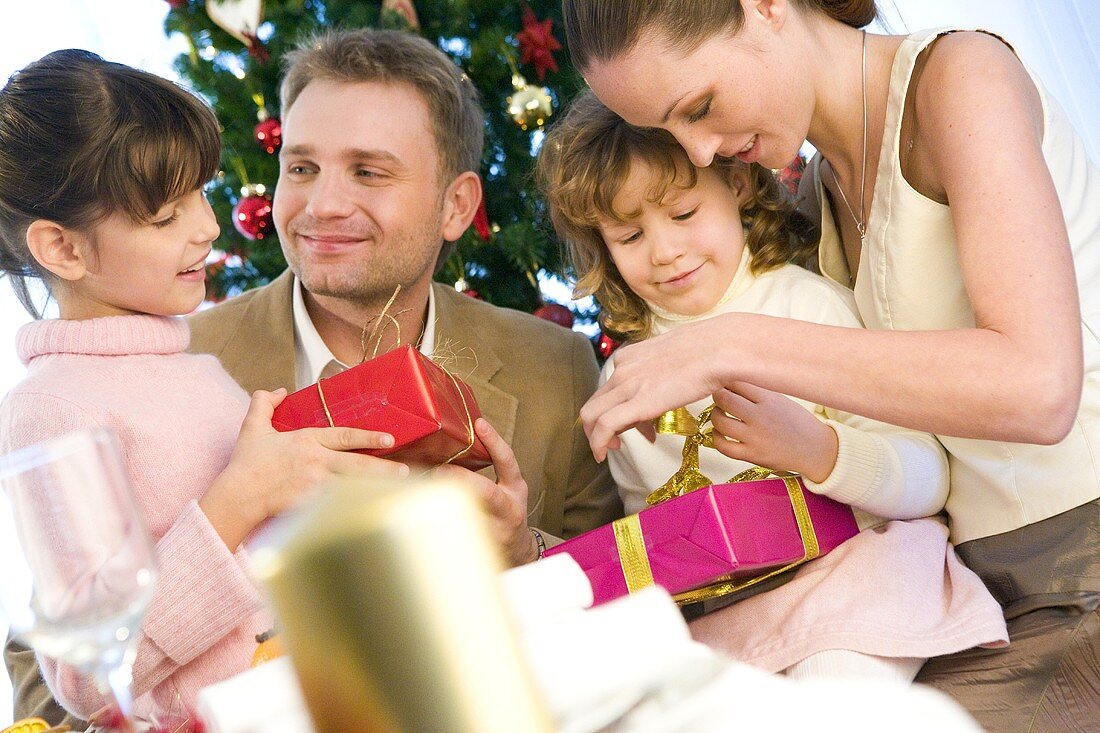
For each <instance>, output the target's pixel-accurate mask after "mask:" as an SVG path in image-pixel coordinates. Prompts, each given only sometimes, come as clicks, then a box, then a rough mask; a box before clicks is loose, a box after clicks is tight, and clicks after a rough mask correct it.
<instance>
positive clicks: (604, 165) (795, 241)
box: [536, 92, 816, 341]
mask: <svg viewBox="0 0 1100 733" xmlns="http://www.w3.org/2000/svg"><path fill="white" fill-rule="evenodd" d="M636 161H644V162H645V163H646V164H648V165H649V166H650V167H651V168H652V169H653V170H654V172H655V173H656V175H655V180H654V185H653V186H652V187H651V188H650V190H649V192H648V196H649V198H650V200H651V201H657V202H659V201H662V200H663V199H664V197H665V195H666V194H667V192H668V191H669V189H670V188H672V187H676V188H680V189H687V188H691V187H693V186H694V185H695V184H696V182H697V180H698V172H697V170H696V168H695V166H693V165H692V164H691V162H690V161H689V160H688V158H687V155H686V154H685V153H684V151H683V148H681V147H680V144H679V143H678V142H676V139H675V138H674V137H673V136H672V135H670V134H669V133H667V132H665V131H664V130H660V129H656V128H641V127H634V126H633V125H630V124H628V123H627V122H625V121H624V120H623V119H622V118H621V117H619V116H618V115H616V114H615V113H614V112H612V111H611V110H609V109H608V108H607V107H605V106H604V105H603V103H602V102H600V101H599V100H598V99H597V98H596V96H595V95H594V94H592V92H585V93H584V94H582V95H581V96H580V97H578V98H577V99H576V100H574V102H573V103H572V105H570V108H569V111H568V112H567V113H566V114H565V115H564V117H562V118H561V119H560V120H559V121H558V122H557V123H556V124H555V125H554V126H553V128H551V130H550V131H549V132H548V133H547V136H546V139H545V141H544V142H543V146H542V151H541V152H540V154H539V160H538V165H537V167H536V175H537V177H538V182H539V187H540V189H541V190H542V192H543V194H544V195H545V196H546V200H547V203H548V205H549V209H550V218H551V221H552V222H553V224H554V229H555V230H556V231H557V233H558V237H559V238H560V239H561V240H563V241H564V243H565V245H566V247H567V249H568V252H569V258H570V260H571V262H572V265H573V269H574V271H575V272H576V275H577V284H576V287H575V288H574V291H573V294H574V297H584V296H587V295H592V296H594V297H595V299H596V300H597V301H598V302H599V304H600V306H601V313H600V325H601V326H602V328H603V329H604V330H605V331H606V332H608V333H609V334H610V335H612V336H614V337H617V338H620V339H624V340H628V341H637V340H640V339H644V338H646V337H647V336H648V335H649V332H650V326H651V320H650V311H649V308H648V307H647V306H646V304H645V303H644V302H643V301H642V299H641V298H639V297H638V296H637V295H635V294H634V292H633V291H632V290H631V289H630V288H629V287H628V286H627V284H626V282H625V281H624V280H623V278H622V275H621V274H620V273H619V271H618V269H617V268H616V267H615V263H614V262H613V261H612V260H611V255H610V254H609V253H608V250H607V245H606V244H605V243H604V240H603V236H602V235H601V234H600V229H599V220H600V219H601V218H602V219H610V220H612V221H616V220H618V221H621V220H623V219H624V218H625V216H626V214H625V213H624V212H620V211H616V210H615V207H614V205H613V202H614V200H615V197H616V196H617V195H618V193H619V191H620V190H621V189H622V187H623V185H624V184H625V183H626V181H627V178H628V177H629V176H630V166H631V165H632V164H633V163H634V162H636ZM715 165H717V166H719V167H720V168H722V169H723V171H722V172H723V173H724V175H725V176H726V177H727V179H728V178H729V177H730V176H733V175H741V176H744V174H745V171H744V169H743V164H742V163H739V162H738V161H736V160H734V161H718V162H716V163H715ZM747 178H748V181H747V183H748V187H749V190H748V193H747V196H746V198H745V200H744V203H743V205H742V208H741V218H742V222H743V224H744V225H745V244H746V246H747V247H748V250H749V252H750V253H751V255H752V260H751V267H752V270H753V272H757V273H760V272H766V271H767V270H771V269H774V268H776V267H779V266H781V265H784V264H786V263H788V262H796V263H798V264H802V263H804V262H805V261H806V260H807V259H808V258H809V257H810V256H811V255H812V254H813V253H814V252H815V251H816V230H815V229H814V227H813V226H812V225H811V224H810V223H809V222H808V221H807V220H806V219H805V218H804V217H802V216H801V215H800V214H798V213H797V212H796V211H795V209H794V203H793V202H792V201H791V200H790V197H789V195H788V194H787V192H786V189H784V188H783V187H782V185H781V184H780V183H779V181H778V180H776V178H775V176H774V174H773V173H772V172H771V171H770V170H768V169H767V168H763V167H761V166H759V165H756V164H753V165H752V166H750V167H749V169H748V176H747ZM730 195H733V193H732V192H731V194H730Z"/></svg>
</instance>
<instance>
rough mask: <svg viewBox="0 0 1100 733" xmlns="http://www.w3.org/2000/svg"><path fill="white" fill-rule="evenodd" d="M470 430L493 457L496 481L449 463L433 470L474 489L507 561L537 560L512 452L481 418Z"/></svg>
mask: <svg viewBox="0 0 1100 733" xmlns="http://www.w3.org/2000/svg"><path fill="white" fill-rule="evenodd" d="M474 433H476V434H477V437H478V438H479V439H480V440H481V442H482V443H484V444H485V448H486V450H488V451H489V457H490V458H492V459H493V468H494V470H495V471H496V474H497V480H496V482H495V483H494V482H493V480H492V479H490V478H488V477H486V476H482V475H481V474H480V473H474V472H473V471H470V470H469V469H466V468H463V467H461V466H455V465H453V464H448V465H445V466H440V467H439V468H437V469H436V470H435V472H434V474H435V475H436V476H443V477H451V478H455V479H457V480H459V481H462V482H463V483H465V484H467V485H468V486H470V487H472V488H473V489H474V490H475V491H476V492H477V495H478V497H479V498H480V499H481V502H482V505H483V506H484V507H485V512H486V514H487V516H488V518H489V530H490V532H491V534H492V535H493V538H494V539H495V540H496V541H497V543H498V544H499V546H500V548H501V550H502V552H503V553H504V559H505V561H506V562H507V563H508V565H510V566H516V565H523V564H524V563H528V562H531V561H532V560H537V559H538V554H539V553H538V545H537V543H536V542H535V537H534V535H533V534H531V532H530V530H528V529H527V481H525V480H524V478H523V474H521V473H520V470H519V464H518V463H517V462H516V454H515V453H513V452H512V447H511V446H510V445H508V443H507V442H505V440H504V438H502V437H500V434H499V433H498V432H497V431H496V430H494V429H493V426H492V425H490V424H489V421H488V420H486V419H485V418H482V417H479V418H478V419H477V421H476V422H475V423H474Z"/></svg>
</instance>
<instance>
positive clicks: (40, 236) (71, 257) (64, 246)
mask: <svg viewBox="0 0 1100 733" xmlns="http://www.w3.org/2000/svg"><path fill="white" fill-rule="evenodd" d="M83 240H84V236H83V235H82V234H79V233H78V232H76V231H74V230H73V229H69V228H68V227H64V226H61V225H60V224H58V223H56V222H52V221H46V220H45V219H37V220H35V221H33V222H31V225H30V226H29V227H27V248H28V249H30V251H31V256H32V257H34V259H35V261H37V262H38V264H39V265H41V266H42V267H43V268H45V269H46V270H48V271H49V272H51V273H53V274H54V275H56V276H57V277H59V278H61V279H62V280H69V281H74V282H75V281H76V280H79V279H81V278H82V277H84V274H85V273H86V272H87V270H88V266H87V262H86V260H85V256H84V252H85V247H84V241H83Z"/></svg>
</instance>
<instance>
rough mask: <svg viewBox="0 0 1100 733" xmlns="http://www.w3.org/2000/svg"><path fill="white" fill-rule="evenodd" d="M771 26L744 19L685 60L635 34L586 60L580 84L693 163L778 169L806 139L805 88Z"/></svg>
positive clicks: (809, 108) (804, 77)
mask: <svg viewBox="0 0 1100 733" xmlns="http://www.w3.org/2000/svg"><path fill="white" fill-rule="evenodd" d="M771 29H772V26H769V25H767V24H766V23H762V22H759V21H757V19H755V18H750V17H746V22H745V24H744V25H743V26H742V28H741V30H740V31H739V32H738V34H737V36H736V37H731V36H729V35H726V34H722V35H718V36H713V37H711V38H710V39H708V40H706V41H704V42H703V43H702V44H701V45H700V46H698V47H697V48H696V49H695V50H693V51H691V52H690V53H687V54H686V55H685V54H684V53H683V52H681V51H678V50H674V49H670V48H669V47H668V44H667V43H665V42H664V41H663V40H662V39H661V38H660V37H659V36H657V35H655V34H652V33H647V34H643V36H642V38H641V39H640V40H639V42H638V44H637V45H636V46H635V47H634V48H633V49H631V50H630V51H629V52H628V53H626V54H623V55H621V56H618V57H616V58H615V59H612V60H610V61H597V62H595V63H593V64H592V65H591V66H590V67H589V68H588V69H586V71H585V79H586V80H587V81H588V84H589V86H590V87H592V90H593V91H594V92H595V93H596V96H597V97H599V98H600V100H601V101H602V102H603V103H604V104H606V105H607V106H608V107H609V108H611V109H612V110H614V111H615V112H616V113H618V114H619V116H621V117H622V118H623V119H625V120H626V121H627V122H630V123H631V124H633V125H638V126H641V127H660V128H662V129H665V130H668V131H669V132H671V133H672V134H673V135H674V136H675V137H676V139H677V140H678V141H679V142H680V144H681V145H682V146H683V147H684V150H686V151H687V154H688V157H689V158H690V159H691V162H692V163H694V164H695V165H696V166H699V167H705V166H707V165H710V163H711V161H712V160H713V158H714V156H716V155H718V156H723V157H736V158H738V159H740V160H741V161H742V162H745V163H760V164H761V165H764V166H767V167H769V168H782V167H784V166H786V165H787V164H788V163H790V162H791V160H793V159H794V157H795V156H796V155H797V154H798V149H799V148H800V147H801V145H802V142H803V141H804V140H805V138H806V135H807V131H808V130H809V127H810V118H811V116H812V114H813V107H814V105H813V89H812V85H811V84H810V82H809V79H808V74H797V73H794V69H796V68H797V67H798V64H794V63H792V61H791V59H789V58H788V57H786V56H785V55H784V54H783V53H782V52H781V50H780V49H781V48H782V46H781V42H782V38H781V34H779V33H777V32H775V31H773V30H771Z"/></svg>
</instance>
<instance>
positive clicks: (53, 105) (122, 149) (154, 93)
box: [0, 49, 221, 318]
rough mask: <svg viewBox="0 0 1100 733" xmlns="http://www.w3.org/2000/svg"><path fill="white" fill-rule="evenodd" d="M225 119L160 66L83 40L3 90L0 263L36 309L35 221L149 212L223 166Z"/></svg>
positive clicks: (84, 223)
mask: <svg viewBox="0 0 1100 733" xmlns="http://www.w3.org/2000/svg"><path fill="white" fill-rule="evenodd" d="M220 153H221V142H220V139H219V131H218V121H217V118H216V117H215V116H214V113H213V112H212V111H211V110H210V108H209V107H208V106H207V105H206V104H205V103H204V102H202V101H201V100H200V99H199V98H198V97H196V96H194V95H193V94H191V93H189V92H187V91H185V90H184V89H182V88H181V87H179V86H177V85H176V84H173V83H172V82H170V81H168V80H167V79H162V78H161V77H159V76H156V75H155V74H150V73H148V72H145V71H140V70H138V69H134V68H131V67H129V66H125V65H123V64H117V63H113V62H110V61H105V60H103V59H102V58H100V57H99V56H97V55H96V54H94V53H90V52H88V51H81V50H78V49H67V50H64V51H54V52H53V53H51V54H48V55H46V56H44V57H43V58H41V59H39V60H38V61H35V62H34V63H32V64H30V65H29V66H27V67H26V68H24V69H22V70H20V71H17V72H15V74H13V75H12V76H11V78H10V79H8V83H7V84H6V85H5V86H4V88H3V89H2V90H0V272H3V273H6V274H7V275H8V277H9V279H10V280H11V282H12V287H13V288H14V289H15V293H16V296H17V297H18V298H19V301H20V302H21V303H22V304H23V307H25V308H26V309H27V311H28V312H30V313H31V315H33V316H34V317H35V318H38V317H40V314H39V313H38V312H37V309H36V308H35V306H34V304H33V302H32V299H31V297H30V293H29V292H28V289H27V280H28V279H29V278H41V279H43V280H44V281H45V282H46V283H47V285H48V284H49V282H50V277H51V276H50V274H49V273H48V272H47V271H46V270H44V269H43V268H42V267H41V266H40V265H39V264H38V263H37V262H36V261H35V260H34V258H33V257H32V256H31V253H30V251H29V249H28V247H27V242H26V234H27V227H29V226H30V224H31V223H32V222H34V221H36V220H39V219H45V220H47V221H51V222H54V223H57V224H60V225H61V226H64V227H67V228H71V229H75V230H78V231H79V230H85V229H87V228H89V227H91V226H93V225H95V224H96V223H97V222H99V221H101V220H102V219H104V218H105V217H107V216H109V215H111V214H113V213H116V212H117V213H124V214H125V215H127V216H128V217H129V218H130V219H131V220H133V221H134V222H135V223H144V222H147V221H149V220H150V219H151V218H152V217H153V216H154V215H155V214H156V213H157V211H159V210H160V209H161V207H163V206H164V205H165V204H166V203H168V202H170V201H173V200H175V199H177V198H179V197H181V196H183V195H184V194H187V193H190V192H191V191H194V190H195V189H197V188H200V187H202V186H203V184H205V183H206V182H207V181H209V180H210V179H211V178H213V177H214V175H215V173H217V171H218V161H219V157H220Z"/></svg>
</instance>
